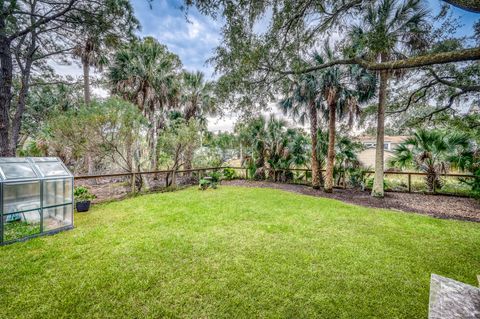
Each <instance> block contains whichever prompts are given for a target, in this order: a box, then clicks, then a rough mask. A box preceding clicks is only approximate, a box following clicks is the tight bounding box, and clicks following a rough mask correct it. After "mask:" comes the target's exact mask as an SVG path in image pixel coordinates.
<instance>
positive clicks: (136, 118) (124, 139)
mask: <svg viewBox="0 0 480 319" xmlns="http://www.w3.org/2000/svg"><path fill="white" fill-rule="evenodd" d="M145 126H146V121H145V118H144V117H143V116H142V115H141V113H140V112H139V111H138V109H137V108H136V107H135V106H134V105H132V104H130V103H128V102H126V101H124V100H121V99H118V98H111V99H108V100H106V101H93V102H92V103H91V104H90V105H88V106H87V105H82V106H80V107H79V108H78V109H70V110H68V111H64V112H58V113H57V114H56V115H55V116H52V117H51V118H50V119H49V120H48V122H47V125H46V128H45V132H44V133H43V134H44V136H43V138H42V139H43V141H44V143H46V145H48V153H49V154H54V155H57V156H60V157H62V158H63V159H64V160H65V161H66V162H68V163H74V164H76V171H79V170H81V168H82V167H84V166H85V165H83V163H82V162H81V160H82V159H85V155H86V154H87V153H93V154H95V157H96V160H97V161H96V163H95V164H96V165H97V166H99V168H100V169H102V168H107V169H108V170H109V171H110V170H111V166H109V163H111V164H113V165H114V166H116V167H118V168H120V169H122V170H124V171H128V172H131V171H132V170H133V168H134V167H135V166H137V167H138V165H135V163H134V156H133V155H134V152H136V151H139V150H140V147H141V144H142V138H143V136H142V135H141V133H140V132H142V131H144V128H145ZM139 160H140V159H139ZM137 164H141V163H137ZM102 165H105V166H104V167H102Z"/></svg>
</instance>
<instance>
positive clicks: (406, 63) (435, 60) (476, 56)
mask: <svg viewBox="0 0 480 319" xmlns="http://www.w3.org/2000/svg"><path fill="white" fill-rule="evenodd" d="M476 60H480V47H478V48H472V49H464V50H459V51H453V52H441V53H435V54H428V55H421V56H416V57H412V58H408V59H402V60H396V61H389V62H381V63H377V62H371V61H368V60H364V59H362V58H360V57H356V58H351V59H340V60H335V61H331V62H328V63H324V64H320V65H316V66H313V67H310V68H306V69H303V70H298V71H297V70H286V71H281V70H271V71H274V72H277V73H281V74H304V73H310V72H314V71H317V70H322V69H326V68H329V67H332V66H335V65H348V64H358V65H360V66H362V67H363V68H365V69H368V70H371V71H381V70H399V69H411V68H418V67H422V66H429V65H435V64H445V63H451V62H462V61H476Z"/></svg>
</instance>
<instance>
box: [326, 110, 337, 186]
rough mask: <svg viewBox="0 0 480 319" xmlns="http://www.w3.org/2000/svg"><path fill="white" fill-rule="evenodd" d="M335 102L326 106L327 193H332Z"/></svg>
mask: <svg viewBox="0 0 480 319" xmlns="http://www.w3.org/2000/svg"><path fill="white" fill-rule="evenodd" d="M335 111H336V105H335V102H332V101H330V103H329V104H328V152H327V171H326V173H325V187H324V190H325V192H327V193H331V192H332V191H333V166H334V165H335V121H336V119H335V115H336V114H335Z"/></svg>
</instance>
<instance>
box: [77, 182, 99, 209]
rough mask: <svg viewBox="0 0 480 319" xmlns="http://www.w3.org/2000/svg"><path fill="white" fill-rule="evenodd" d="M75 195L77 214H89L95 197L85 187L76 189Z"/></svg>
mask: <svg viewBox="0 0 480 319" xmlns="http://www.w3.org/2000/svg"><path fill="white" fill-rule="evenodd" d="M73 195H74V196H75V208H76V209H77V212H88V210H89V209H90V203H91V201H92V199H95V195H93V194H92V193H90V191H89V190H88V188H86V187H84V186H78V187H75V190H74V191H73Z"/></svg>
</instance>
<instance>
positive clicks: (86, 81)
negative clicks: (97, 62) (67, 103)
mask: <svg viewBox="0 0 480 319" xmlns="http://www.w3.org/2000/svg"><path fill="white" fill-rule="evenodd" d="M82 64H83V95H84V100H85V104H90V101H91V95H90V65H89V64H88V61H86V59H83V61H82Z"/></svg>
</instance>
